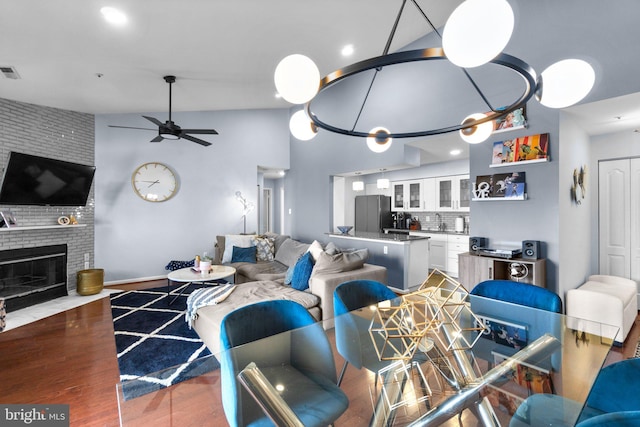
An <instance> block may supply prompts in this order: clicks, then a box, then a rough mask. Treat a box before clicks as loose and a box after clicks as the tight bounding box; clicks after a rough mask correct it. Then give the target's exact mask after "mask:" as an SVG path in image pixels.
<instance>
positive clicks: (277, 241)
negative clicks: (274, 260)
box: [264, 231, 291, 253]
mask: <svg viewBox="0 0 640 427" xmlns="http://www.w3.org/2000/svg"><path fill="white" fill-rule="evenodd" d="M264 236H266V237H271V238H272V239H273V245H274V253H278V250H280V246H281V245H282V244H283V243H284V241H285V240H287V239H289V238H290V237H291V236H288V235H286V234H276V233H272V232H270V231H267V232H266V233H264Z"/></svg>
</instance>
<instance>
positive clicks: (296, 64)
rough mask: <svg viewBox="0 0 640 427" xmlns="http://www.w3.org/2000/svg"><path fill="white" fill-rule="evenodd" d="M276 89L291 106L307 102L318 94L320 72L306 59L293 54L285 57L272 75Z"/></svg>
mask: <svg viewBox="0 0 640 427" xmlns="http://www.w3.org/2000/svg"><path fill="white" fill-rule="evenodd" d="M274 82H275V84H276V89H277V90H278V93H280V95H282V97H283V98H284V99H285V100H286V101H288V102H290V103H292V104H304V103H306V102H309V101H310V100H311V99H312V98H313V97H314V96H315V95H316V93H318V89H319V87H320V70H318V67H317V66H316V64H315V63H314V62H313V61H312V60H311V59H310V58H308V57H306V56H304V55H300V54H293V55H289V56H287V57H285V58H284V59H283V60H282V61H280V63H279V64H278V66H277V67H276V71H275V74H274Z"/></svg>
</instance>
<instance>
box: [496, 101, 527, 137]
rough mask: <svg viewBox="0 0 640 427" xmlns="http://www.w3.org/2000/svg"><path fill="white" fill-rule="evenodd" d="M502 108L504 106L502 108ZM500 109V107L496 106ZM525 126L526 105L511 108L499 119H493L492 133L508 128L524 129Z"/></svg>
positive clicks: (504, 130) (507, 129)
mask: <svg viewBox="0 0 640 427" xmlns="http://www.w3.org/2000/svg"><path fill="white" fill-rule="evenodd" d="M502 109H503V110H504V107H503V108H502ZM498 110H500V108H498ZM526 127H527V110H526V107H520V108H518V109H515V110H513V111H512V112H510V113H509V114H507V115H506V116H504V117H502V118H501V119H497V120H495V121H494V126H493V133H500V132H506V131H509V130H516V129H524V128H526Z"/></svg>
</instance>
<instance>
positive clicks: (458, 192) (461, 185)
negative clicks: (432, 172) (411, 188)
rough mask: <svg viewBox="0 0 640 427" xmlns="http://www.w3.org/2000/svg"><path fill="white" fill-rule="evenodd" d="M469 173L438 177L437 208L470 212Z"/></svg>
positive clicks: (438, 209) (439, 209)
mask: <svg viewBox="0 0 640 427" xmlns="http://www.w3.org/2000/svg"><path fill="white" fill-rule="evenodd" d="M470 182H471V181H470V179H469V175H454V176H447V177H440V178H436V183H435V184H436V191H435V195H436V210H437V211H453V212H469V206H470V201H471V184H470Z"/></svg>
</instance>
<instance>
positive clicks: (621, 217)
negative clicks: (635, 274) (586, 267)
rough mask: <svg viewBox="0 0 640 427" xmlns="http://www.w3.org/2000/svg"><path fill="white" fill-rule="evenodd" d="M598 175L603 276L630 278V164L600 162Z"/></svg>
mask: <svg viewBox="0 0 640 427" xmlns="http://www.w3.org/2000/svg"><path fill="white" fill-rule="evenodd" d="M598 174H599V177H598V180H599V188H598V197H599V235H600V274H607V275H612V276H621V277H630V275H631V233H630V227H631V221H630V218H631V207H630V204H631V180H630V175H629V174H630V161H629V160H628V159H623V160H611V161H605V162H600V164H599V171H598ZM636 198H638V197H636ZM636 218H637V217H636Z"/></svg>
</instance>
